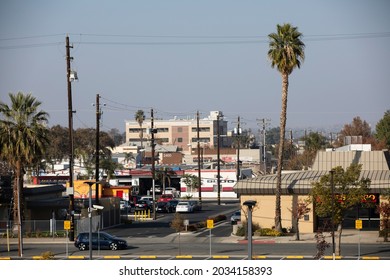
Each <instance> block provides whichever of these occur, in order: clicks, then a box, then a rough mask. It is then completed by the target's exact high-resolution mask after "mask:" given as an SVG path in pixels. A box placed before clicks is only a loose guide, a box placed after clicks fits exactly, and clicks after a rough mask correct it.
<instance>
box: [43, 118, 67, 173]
mask: <svg viewBox="0 0 390 280" xmlns="http://www.w3.org/2000/svg"><path fill="white" fill-rule="evenodd" d="M48 139H49V143H50V145H48V147H47V149H46V152H45V159H46V161H47V163H49V164H50V165H51V169H52V170H53V169H54V164H55V163H56V162H61V161H62V160H63V159H64V158H68V152H69V141H68V128H65V127H62V126H60V125H55V126H53V127H51V128H50V130H49V131H48Z"/></svg>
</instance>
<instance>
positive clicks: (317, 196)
mask: <svg viewBox="0 0 390 280" xmlns="http://www.w3.org/2000/svg"><path fill="white" fill-rule="evenodd" d="M361 169H362V165H361V164H356V163H353V164H351V165H350V166H349V167H348V168H347V169H346V170H344V169H343V168H342V167H341V166H338V167H335V168H333V169H332V172H331V174H327V175H324V176H322V177H321V178H320V180H319V181H318V182H315V183H313V188H312V189H311V192H310V197H311V202H312V203H313V205H314V209H315V212H316V214H317V215H318V216H320V217H330V219H331V221H332V220H333V225H337V235H338V245H337V247H336V254H337V255H340V253H341V234H342V230H343V220H344V217H345V214H346V212H347V211H348V210H349V209H351V208H352V207H354V206H357V205H360V204H361V203H362V201H363V198H364V195H365V194H367V193H368V192H369V186H370V180H369V179H367V178H360V173H361ZM332 173H333V176H332ZM332 185H333V194H334V195H333V196H332ZM367 205H370V203H368V204H367V203H365V207H367ZM332 216H333V219H332Z"/></svg>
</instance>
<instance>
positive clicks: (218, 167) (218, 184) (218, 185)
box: [217, 112, 221, 205]
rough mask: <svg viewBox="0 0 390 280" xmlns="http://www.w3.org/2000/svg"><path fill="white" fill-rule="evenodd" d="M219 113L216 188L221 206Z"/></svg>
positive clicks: (219, 116)
mask: <svg viewBox="0 0 390 280" xmlns="http://www.w3.org/2000/svg"><path fill="white" fill-rule="evenodd" d="M220 118H221V115H220V113H219V112H218V115H217V187H218V205H221V159H220V157H221V155H220V142H221V141H220V133H221V132H220V131H219V119H220Z"/></svg>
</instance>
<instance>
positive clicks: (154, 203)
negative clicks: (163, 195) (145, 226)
mask: <svg viewBox="0 0 390 280" xmlns="http://www.w3.org/2000/svg"><path fill="white" fill-rule="evenodd" d="M150 126H151V134H152V139H151V140H152V143H151V145H152V192H153V219H154V220H155V219H156V218H157V217H156V190H155V189H156V185H155V179H156V178H155V177H156V176H155V173H156V167H155V164H154V157H155V155H154V153H155V147H154V132H155V131H154V115H153V109H151V110H150Z"/></svg>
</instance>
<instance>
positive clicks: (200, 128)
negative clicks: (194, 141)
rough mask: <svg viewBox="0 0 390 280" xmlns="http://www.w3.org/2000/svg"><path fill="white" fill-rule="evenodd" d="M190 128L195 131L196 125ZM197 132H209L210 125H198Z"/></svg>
mask: <svg viewBox="0 0 390 280" xmlns="http://www.w3.org/2000/svg"><path fill="white" fill-rule="evenodd" d="M191 130H192V132H196V131H197V129H196V127H193V128H192V129H191ZM199 132H210V127H199Z"/></svg>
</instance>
